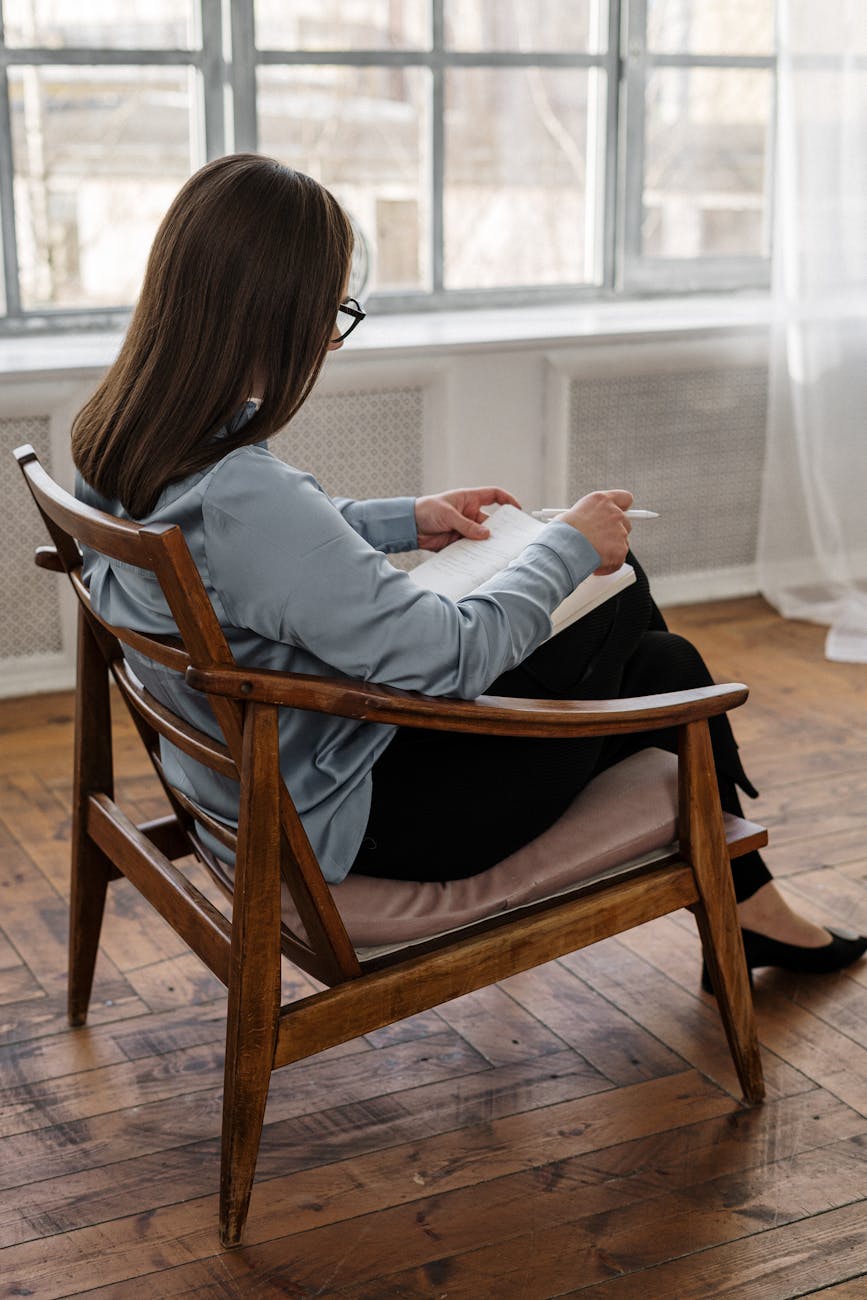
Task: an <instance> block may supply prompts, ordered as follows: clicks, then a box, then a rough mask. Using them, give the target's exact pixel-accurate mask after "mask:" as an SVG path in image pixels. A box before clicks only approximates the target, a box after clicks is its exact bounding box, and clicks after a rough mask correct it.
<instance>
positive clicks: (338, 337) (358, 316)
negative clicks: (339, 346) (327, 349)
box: [331, 298, 367, 343]
mask: <svg viewBox="0 0 867 1300" xmlns="http://www.w3.org/2000/svg"><path fill="white" fill-rule="evenodd" d="M350 303H352V304H353V306H351V307H350V305H349V304H350ZM340 312H343V314H344V316H351V317H352V324H351V325H350V326H348V328H347V329H345V330H344V331H343V332H342V334H335V336H334V338H333V339H332V340H331V342H332V343H342V342H343V340H344V339H348V338H349V336H350V334H351V333H352V331H353V330H354V329H355V328H356V327H357V326H358V325H360V324H361V322H362V321H363V320H364V318H365V317H366V315H367V312H366V311H362V310H361V303H360V302H359V301H358V299H357V298H347V299H345V301H344V302H342V303H341V304H340V306H339V307H338V308H337V313H338V315H339V314H340Z"/></svg>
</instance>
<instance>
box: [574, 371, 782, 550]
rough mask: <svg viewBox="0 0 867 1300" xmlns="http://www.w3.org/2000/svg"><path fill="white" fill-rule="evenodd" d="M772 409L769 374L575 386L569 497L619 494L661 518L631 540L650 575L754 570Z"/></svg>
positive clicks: (679, 374)
mask: <svg viewBox="0 0 867 1300" xmlns="http://www.w3.org/2000/svg"><path fill="white" fill-rule="evenodd" d="M766 406H767V369H766V368H765V367H763V366H756V367H752V366H737V367H733V368H701V369H699V368H695V369H691V370H685V371H669V372H659V371H657V372H656V373H652V374H633V375H629V374H618V375H607V376H606V377H604V378H591V377H588V378H580V379H573V380H572V381H571V382H570V388H569V446H568V480H569V492H568V493H567V496H568V497H569V499H570V500H572V499H574V498H575V497H578V496H581V495H582V494H583V493H584V492H587V491H590V490H591V489H592V488H594V487H620V486H623V487H628V488H630V489H631V490H632V491H633V492H634V493H635V495H636V502H637V504H638V505H641V506H645V507H647V508H650V509H654V510H658V511H659V512H660V514H661V515H662V518H661V519H659V520H658V521H652V522H649V523H645V524H637V525H636V526H635V530H634V532H633V542H634V543H635V549H636V554H637V555H638V556H639V558H640V559H641V560H642V561H643V562H644V563H645V567H646V568H647V569H648V570H649V572H651V573H655V574H659V575H662V574H671V573H684V572H688V571H690V570H704V569H723V568H729V567H736V566H739V565H749V564H752V563H753V562H754V560H755V554H756V532H757V527H758V510H759V490H760V480H761V472H762V460H763V456H764V443H765V432H764V431H765V412H766Z"/></svg>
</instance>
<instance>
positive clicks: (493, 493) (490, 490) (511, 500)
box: [477, 487, 521, 510]
mask: <svg viewBox="0 0 867 1300" xmlns="http://www.w3.org/2000/svg"><path fill="white" fill-rule="evenodd" d="M477 493H478V500H479V502H480V504H481V505H483V506H490V505H493V504H494V503H495V502H496V504H497V505H498V506H517V507H518V509H519V510H520V508H521V505H520V502H519V501H518V500H517V499H516V498H515V497H513V496H512V494H511V492H507V491H506V489H505V488H501V487H483V488H478V489H477Z"/></svg>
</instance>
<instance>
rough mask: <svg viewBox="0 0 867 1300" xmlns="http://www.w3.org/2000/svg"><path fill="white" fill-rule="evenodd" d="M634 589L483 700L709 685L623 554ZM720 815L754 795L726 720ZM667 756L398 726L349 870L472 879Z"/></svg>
mask: <svg viewBox="0 0 867 1300" xmlns="http://www.w3.org/2000/svg"><path fill="white" fill-rule="evenodd" d="M630 563H632V564H633V565H634V567H635V571H636V578H637V580H636V582H635V584H634V585H633V586H631V587H628V588H626V590H625V591H623V592H621V593H620V595H619V596H617V597H615V598H614V599H613V600H610V601H608V602H606V604H604V605H601V606H600V607H599V608H598V609H597V610H594V611H593V612H592V613H590V614H589V615H587V616H586V617H585V618H583V619H580V620H579V621H578V622H577V623H573V624H572V626H571V627H569V628H566V629H565V630H564V631H563V632H561V633H559V634H558V635H557V636H555V637H553V638H552V639H551V640H550V641H547V642H546V643H545V644H544V645H542V646H540V647H539V649H537V650H536V651H534V653H533V654H531V655H530V656H529V657H528V658H527V659H526V660H525V661H524V662H523V663H522V664H520V665H519V666H518V667H517V668H514V669H512V670H511V671H510V672H507V673H505V674H503V676H501V677H499V678H498V679H497V680H496V681H495V682H493V683H492V684H491V686H490V687H489V693H490V694H491V695H506V696H511V697H521V696H524V697H530V698H535V699H609V698H610V699H615V698H618V697H620V698H625V697H627V696H633V695H654V694H659V693H663V692H666V691H676V690H687V689H690V688H692V687H696V686H708V685H710V684H711V683H712V680H713V679H712V677H711V675H710V673H709V672H708V669H707V667H706V666H705V663H704V660H703V659H702V657H701V655H700V654H699V653H698V651H697V650H696V649H695V647H694V646H693V645H692V644H691V643H690V642H689V641H687V640H686V639H685V638H684V637H681V636H678V635H676V634H675V633H672V632H669V631H668V629H667V628H666V626H665V622H664V620H663V618H662V615H661V614H660V612H659V610H658V609H657V607H656V605H655V604H654V602H653V599H652V597H651V594H650V588H649V586H648V582H647V578H646V576H645V574H644V572H643V570H642V569H641V566H640V564H639V563H638V561H637V560H636V559H635V557H634V556H630ZM710 732H711V741H712V744H713V752H714V761H715V765H716V772H717V780H718V783H719V788H720V796H721V801H722V806H723V808H724V809H725V811H726V812H732V813H736V814H738V815H740V814H741V812H742V809H741V805H740V800H739V798H738V792H737V787H738V786H739V787H740V788H741V789H742V790H744V791H745V792H746V793H747V794H749V795H752V796H755V794H756V791H755V790H754V788H753V786H752V785H751V784H750V782H749V780H748V778H747V776H746V774H745V772H744V770H743V767H742V765H741V760H740V757H739V755H738V748H737V744H736V742H735V739H734V735H733V734H732V730H731V726H730V725H729V721H728V718H727V717H725V716H721V717H717V718H712V719H711V720H710ZM652 746H655V747H658V748H660V749H667V750H671V751H674V752H676V750H677V737H676V733H675V732H674V731H670V730H660V731H649V732H648V731H645V732H641V733H639V734H637V735H633V736H610V737H604V736H600V737H589V738H587V739H584V738H581V739H566V740H549V739H540V740H537V739H526V740H525V739H523V738H519V737H510V736H476V735H464V734H458V733H449V732H437V731H424V730H415V729H410V728H405V729H402V730H399V731H398V732H397V734H396V736H395V737H394V739H393V740H392V742H391V744H390V745H389V746H388V748H387V749H386V750H385V752H384V753H383V754H382V755H381V756H380V758H379V759H378V760H377V762H376V764H375V765H374V768H373V800H372V806H371V810H370V817H369V819H368V824H367V831H366V834H365V837H364V841H363V843H362V846H361V848H360V850H359V852H358V855H357V857H356V860H355V862H354V864H353V868H352V869H353V870H354V871H358V872H361V873H363V874H365V875H372V876H384V877H387V878H389V879H410V880H454V879H458V878H460V877H464V876H470V875H475V874H477V873H478V872H479V871H484V870H486V869H487V868H488V867H491V866H493V865H494V863H496V862H500V861H501V860H502V859H503V858H505V857H508V855H509V854H510V853H513V852H515V850H516V849H519V848H521V847H522V846H523V845H524V844H527V843H528V842H529V841H530V840H532V839H535V838H536V836H537V835H540V834H541V833H542V831H544V830H546V829H547V827H549V826H550V825H551V824H552V823H553V822H555V821H556V820H557V818H558V817H559V816H560V815H561V814H562V813H563V812H564V811H565V810H566V808H567V807H568V805H569V804H570V803H571V802H572V800H573V799H574V797H575V795H576V794H578V792H579V791H580V790H581V789H583V787H584V786H585V785H586V784H587V783H588V781H590V780H591V779H592V778H593V777H594V776H596V775H597V774H598V773H599V772H602V771H604V770H605V768H607V767H610V766H612V764H614V763H617V762H619V761H620V760H621V759H623V758H626V757H627V756H628V755H629V754H634V753H637V752H638V751H639V750H641V749H646V748H648V747H652ZM732 875H733V878H734V884H735V894H736V896H737V898H738V901H742V900H743V899H745V898H749V896H750V895H751V894H753V893H755V892H756V890H757V889H759V888H760V887H761V886H762V885H763V884H765V883H766V882H767V881H768V880H770V879H771V874H770V872H769V870H768V868H767V866H766V865H765V863H764V861H763V860H762V858H761V856H760V854H758V853H749V854H746V855H745V856H744V857H742V858H738V859H736V860H735V861H734V862H733V863H732Z"/></svg>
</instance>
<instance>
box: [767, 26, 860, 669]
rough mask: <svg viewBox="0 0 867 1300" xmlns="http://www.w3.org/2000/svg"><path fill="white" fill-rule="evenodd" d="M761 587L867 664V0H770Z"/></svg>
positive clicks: (838, 652)
mask: <svg viewBox="0 0 867 1300" xmlns="http://www.w3.org/2000/svg"><path fill="white" fill-rule="evenodd" d="M778 14H779V38H780V63H779V100H778V112H777V168H776V180H775V209H774V210H775V232H774V234H775V237H774V287H773V296H774V323H773V327H772V338H771V369H770V393H769V411H768V453H767V461H766V466H765V474H764V481H763V492H762V513H761V519H760V525H759V583H760V587H761V590H762V592H763V594H764V595H765V596H766V597H767V598H768V599H769V600H770V601H771V602H772V604H774V605H775V606H776V607H777V608H778V609H779V610H780V612H781V613H782V614H784V615H785V616H786V617H789V618H805V619H810V620H812V621H814V622H817V623H827V624H829V627H830V630H829V632H828V638H827V641H826V647H825V648H826V654H827V656H828V658H830V659H845V660H854V661H863V662H867V0H778Z"/></svg>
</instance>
